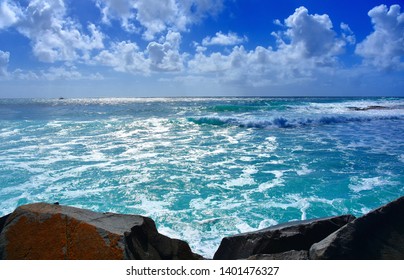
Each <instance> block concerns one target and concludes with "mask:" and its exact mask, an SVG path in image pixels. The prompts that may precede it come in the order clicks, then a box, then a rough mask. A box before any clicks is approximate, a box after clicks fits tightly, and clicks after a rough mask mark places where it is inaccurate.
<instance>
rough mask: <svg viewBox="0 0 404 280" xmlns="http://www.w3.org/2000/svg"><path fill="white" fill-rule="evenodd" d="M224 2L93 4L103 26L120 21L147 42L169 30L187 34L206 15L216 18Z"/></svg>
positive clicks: (122, 0) (110, 0)
mask: <svg viewBox="0 0 404 280" xmlns="http://www.w3.org/2000/svg"><path fill="white" fill-rule="evenodd" d="M223 1H224V0H96V3H97V7H98V8H99V9H100V10H101V13H102V16H103V22H105V23H109V22H110V21H111V20H119V21H120V22H121V25H122V27H123V28H124V29H125V30H127V31H135V32H139V31H140V30H139V29H140V28H143V37H144V39H146V40H148V41H152V40H154V39H155V37H156V34H159V33H162V32H166V31H167V30H168V29H171V30H175V31H186V29H187V26H189V25H191V24H193V23H195V22H198V21H199V20H200V19H202V18H203V17H205V16H206V15H215V14H217V13H218V12H219V11H220V10H221V9H222V8H223Z"/></svg>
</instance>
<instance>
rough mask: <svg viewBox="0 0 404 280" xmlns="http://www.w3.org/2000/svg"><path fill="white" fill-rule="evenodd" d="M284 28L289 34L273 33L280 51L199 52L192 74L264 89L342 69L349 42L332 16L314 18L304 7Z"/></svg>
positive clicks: (256, 49)
mask: <svg viewBox="0 0 404 280" xmlns="http://www.w3.org/2000/svg"><path fill="white" fill-rule="evenodd" d="M279 23H280V21H279ZM280 25H281V26H282V27H283V28H286V30H282V31H279V32H277V33H272V35H273V36H275V38H276V39H277V47H276V49H273V48H271V47H269V48H267V47H262V46H257V47H256V48H255V49H253V50H250V51H247V50H246V49H245V48H244V47H243V46H236V47H234V48H233V49H232V51H231V52H230V53H229V54H227V53H220V52H214V53H210V54H209V53H207V54H206V53H204V52H197V53H196V54H195V57H194V58H193V59H191V60H189V62H188V67H189V70H190V71H191V73H193V74H201V75H204V74H212V73H216V76H219V77H220V79H221V80H222V81H225V82H232V83H240V82H244V83H246V84H248V85H252V86H262V85H268V84H271V85H274V84H283V83H295V82H299V81H301V80H307V79H315V77H316V76H317V75H318V74H319V73H325V72H332V70H333V69H334V68H335V67H338V59H337V58H338V55H340V54H341V53H343V51H344V49H345V45H346V42H345V40H343V39H341V38H338V36H337V34H336V32H335V31H334V30H333V25H332V22H331V20H330V18H329V16H328V15H326V14H324V15H317V14H314V15H312V14H309V13H308V10H307V9H306V8H305V7H300V8H298V9H296V11H295V12H294V13H293V14H292V15H291V16H289V17H288V18H287V19H285V21H284V24H280ZM217 37H219V36H217ZM205 44H206V43H205Z"/></svg>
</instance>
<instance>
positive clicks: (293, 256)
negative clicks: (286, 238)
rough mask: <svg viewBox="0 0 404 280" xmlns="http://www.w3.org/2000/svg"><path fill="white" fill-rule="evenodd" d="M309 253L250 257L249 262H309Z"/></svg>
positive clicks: (298, 252) (297, 252)
mask: <svg viewBox="0 0 404 280" xmlns="http://www.w3.org/2000/svg"><path fill="white" fill-rule="evenodd" d="M308 259H309V252H308V251H305V250H302V251H296V250H291V251H287V252H283V253H276V254H258V255H253V256H251V257H248V258H247V260H308Z"/></svg>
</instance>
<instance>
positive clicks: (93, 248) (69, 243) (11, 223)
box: [0, 203, 201, 260]
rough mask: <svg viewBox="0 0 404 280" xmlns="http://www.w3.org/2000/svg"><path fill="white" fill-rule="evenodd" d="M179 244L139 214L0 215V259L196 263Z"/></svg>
mask: <svg viewBox="0 0 404 280" xmlns="http://www.w3.org/2000/svg"><path fill="white" fill-rule="evenodd" d="M199 258H201V256H199V255H196V254H194V253H192V251H191V249H190V248H189V245H188V244H187V243H186V242H185V241H182V240H176V239H171V238H169V237H167V236H164V235H162V234H160V233H158V231H157V228H156V225H155V223H154V221H153V220H151V219H150V218H147V217H142V216H139V215H125V214H114V213H97V212H93V211H90V210H85V209H80V208H75V207H69V206H62V205H55V204H47V203H34V204H28V205H24V206H20V207H18V208H17V209H16V210H15V211H14V212H13V213H11V214H9V215H7V216H4V217H0V259H5V260H7V259H8V260H10V259H14V260H117V259H121V260H122V259H154V260H157V259H199Z"/></svg>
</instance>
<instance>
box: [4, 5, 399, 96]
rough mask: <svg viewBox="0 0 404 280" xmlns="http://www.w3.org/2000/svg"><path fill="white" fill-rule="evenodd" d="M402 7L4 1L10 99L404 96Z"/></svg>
mask: <svg viewBox="0 0 404 280" xmlns="http://www.w3.org/2000/svg"><path fill="white" fill-rule="evenodd" d="M403 9H404V1H403V0H395V1H381V0H380V1H376V0H366V1H352V0H350V1H348V0H322V1H320V0H305V1H297V0H282V1H271V0H40V1H39V0H0V98H14V97H54V98H58V97H107V96H108V97H131V96H133V97H141V96H144V97H148V96H257V95H258V96H404V12H403Z"/></svg>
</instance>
